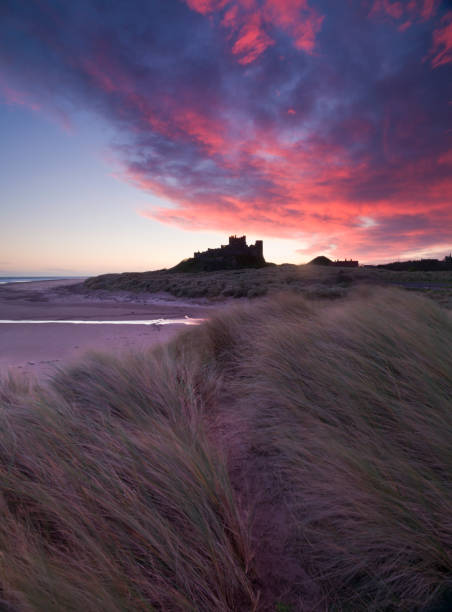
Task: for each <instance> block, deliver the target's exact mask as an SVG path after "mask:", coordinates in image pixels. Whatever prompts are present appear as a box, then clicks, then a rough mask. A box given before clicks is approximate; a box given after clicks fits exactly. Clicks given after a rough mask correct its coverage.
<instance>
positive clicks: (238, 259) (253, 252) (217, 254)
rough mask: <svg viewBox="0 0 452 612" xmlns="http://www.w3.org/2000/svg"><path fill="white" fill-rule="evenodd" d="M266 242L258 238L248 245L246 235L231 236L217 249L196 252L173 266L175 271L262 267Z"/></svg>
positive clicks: (264, 263) (209, 270)
mask: <svg viewBox="0 0 452 612" xmlns="http://www.w3.org/2000/svg"><path fill="white" fill-rule="evenodd" d="M263 249H264V244H263V241H262V240H256V242H255V243H254V244H250V245H247V243H246V236H229V243H228V244H223V245H221V247H219V248H217V249H207V251H202V252H199V251H197V252H196V253H194V255H193V257H192V258H190V259H186V260H184V261H181V262H180V263H179V264H178V265H177V266H175V267H174V268H173V271H175V272H211V271H213V270H235V269H239V268H261V267H263V266H265V265H266V262H265V259H264V253H263Z"/></svg>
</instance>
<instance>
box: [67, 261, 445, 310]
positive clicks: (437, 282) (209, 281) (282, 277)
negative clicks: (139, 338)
mask: <svg viewBox="0 0 452 612" xmlns="http://www.w3.org/2000/svg"><path fill="white" fill-rule="evenodd" d="M325 259H326V258H325ZM360 284H368V285H399V286H401V287H404V288H406V289H409V290H410V291H417V292H421V293H424V294H426V295H427V297H430V298H432V299H433V300H435V301H436V302H438V303H439V304H441V305H442V306H445V307H449V308H452V270H451V271H440V272H431V271H421V272H419V271H418V272H409V271H408V272H406V271H405V272H403V271H401V272H395V271H392V270H385V269H380V268H363V267H361V268H337V267H331V266H329V265H310V264H307V265H300V266H296V265H293V264H282V265H279V266H276V265H272V266H267V267H264V268H260V269H255V268H244V269H240V270H218V271H212V272H191V273H190V272H184V273H179V272H174V269H173V270H157V271H152V272H124V273H122V274H103V275H101V276H95V277H93V278H89V279H88V280H86V281H85V282H84V283H83V285H82V286H81V288H79V290H80V289H81V290H82V291H86V292H93V291H100V292H109V291H128V292H132V293H146V292H148V293H156V292H162V291H163V292H167V293H169V294H171V295H174V296H176V297H188V298H210V299H223V298H241V297H246V298H255V297H262V296H265V295H272V294H275V293H279V292H281V291H285V292H287V291H290V292H293V293H298V294H301V295H304V296H305V297H307V298H314V299H317V298H320V299H322V298H331V299H334V298H340V297H344V296H346V295H347V294H348V292H349V290H350V288H352V287H355V286H356V285H360ZM72 290H74V289H72Z"/></svg>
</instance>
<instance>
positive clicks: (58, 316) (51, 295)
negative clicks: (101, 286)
mask: <svg viewBox="0 0 452 612" xmlns="http://www.w3.org/2000/svg"><path fill="white" fill-rule="evenodd" d="M79 285H80V280H76V281H62V280H57V281H36V282H30V283H14V284H9V285H1V286H0V320H2V321H4V320H14V321H21V320H27V321H58V323H54V322H49V323H40V324H37V323H20V322H17V323H14V324H11V323H0V374H5V373H7V372H8V371H10V372H12V373H14V372H24V373H29V374H33V375H36V376H38V377H43V376H44V377H47V376H49V375H52V373H54V372H55V369H57V368H59V367H61V366H64V365H66V364H68V363H70V362H73V361H76V360H77V359H78V358H80V357H81V356H82V355H83V354H84V353H85V352H86V351H93V350H94V351H107V352H113V353H115V354H121V353H123V352H128V351H130V350H145V349H147V348H149V347H152V346H154V345H156V344H158V343H162V342H166V341H168V340H169V339H170V338H172V337H173V336H174V335H176V334H177V333H179V332H180V331H181V329H183V328H184V323H171V324H166V325H156V324H154V325H143V324H134V325H130V324H121V323H119V322H120V321H149V320H156V319H157V320H158V319H163V320H165V321H168V320H172V319H176V320H182V321H187V322H190V319H197V318H207V317H209V316H211V314H212V312H213V311H214V310H215V309H216V308H219V307H221V306H219V305H212V304H209V303H208V302H207V300H204V301H202V300H193V301H192V300H187V299H177V298H174V297H172V296H169V295H166V294H139V295H134V294H130V293H127V292H118V293H106V292H96V293H95V294H88V293H84V292H83V291H82V290H80V289H79ZM68 320H73V321H74V320H76V321H91V322H101V321H111V322H112V323H110V324H100V325H99V324H90V325H85V324H83V323H81V324H80V323H79V324H73V323H65V322H63V321H68Z"/></svg>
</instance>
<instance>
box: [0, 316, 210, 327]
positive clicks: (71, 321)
mask: <svg viewBox="0 0 452 612" xmlns="http://www.w3.org/2000/svg"><path fill="white" fill-rule="evenodd" d="M204 320H205V319H191V318H190V317H187V318H184V319H148V320H142V321H139V320H136V321H82V320H80V321H79V320H76V319H66V320H54V321H37V320H32V319H18V320H13V319H0V324H3V323H7V324H19V323H34V324H45V323H62V324H69V325H173V324H179V325H180V324H182V325H199V324H200V323H202V322H203V321H204Z"/></svg>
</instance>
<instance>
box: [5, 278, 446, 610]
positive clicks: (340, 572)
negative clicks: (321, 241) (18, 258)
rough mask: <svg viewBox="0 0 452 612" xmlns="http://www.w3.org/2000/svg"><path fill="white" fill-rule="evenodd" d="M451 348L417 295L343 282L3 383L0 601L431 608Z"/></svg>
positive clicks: (441, 595) (438, 573) (442, 551)
mask: <svg viewBox="0 0 452 612" xmlns="http://www.w3.org/2000/svg"><path fill="white" fill-rule="evenodd" d="M451 345H452V320H451V317H450V314H449V313H448V312H447V311H445V310H443V309H441V308H440V307H438V306H437V305H436V304H434V303H433V302H432V301H430V300H427V299H425V298H423V297H419V296H415V295H413V294H408V293H406V292H402V291H399V290H394V289H392V290H391V289H370V288H361V289H358V290H355V291H351V292H350V295H349V296H348V297H347V298H346V299H344V300H338V301H335V302H323V303H319V302H312V301H309V300H306V299H304V298H303V297H301V296H298V295H295V294H284V295H277V296H273V297H270V298H267V299H262V300H260V301H257V302H254V303H249V304H240V305H237V306H234V307H231V308H229V309H227V310H224V311H223V312H221V313H219V314H217V315H215V316H214V317H213V318H212V319H211V320H210V321H207V322H205V323H204V324H202V325H200V326H199V327H196V328H190V329H187V330H185V331H183V332H182V333H181V334H180V335H178V336H177V337H176V338H175V339H173V340H172V341H171V342H170V343H169V344H167V345H165V346H160V347H157V348H155V349H152V350H150V351H148V352H144V351H143V352H135V353H133V354H130V355H129V356H128V357H121V358H118V357H114V356H111V355H110V356H109V355H106V354H97V355H91V356H89V357H85V358H84V359H83V360H81V361H80V362H79V363H78V364H75V365H73V366H71V367H67V368H65V369H64V370H63V371H61V372H60V373H59V374H57V375H56V376H55V377H54V378H53V379H52V380H51V381H50V382H49V383H48V384H47V385H39V384H38V383H33V382H30V381H29V380H27V379H25V378H24V379H21V378H19V377H13V376H10V377H8V378H6V379H4V380H3V382H2V384H1V387H0V400H1V410H0V419H1V429H0V504H1V506H2V515H3V517H4V519H3V521H2V523H1V525H0V550H1V551H2V555H1V559H0V563H1V568H2V571H1V573H0V599H3V601H4V605H5V606H9V609H10V610H18V611H21V610H43V609H46V610H50V611H55V612H56V611H57V610H62V609H64V610H74V611H75V610H81V609H83V610H87V611H91V610H92V611H93V612H94V611H97V610H105V611H112V612H119V611H120V610H121V611H122V610H149V609H154V610H200V611H205V612H208V611H211V610H219V611H222V610H224V611H225V612H226V611H228V610H237V611H242V610H243V611H245V610H259V611H267V610H278V611H279V612H283V611H284V612H287V611H291V610H293V611H295V610H301V611H309V610H319V611H320V610H362V611H364V610H375V611H376V610H387V611H391V610H407V611H408V610H419V611H424V612H427V610H428V611H429V612H431V611H433V610H441V609H444V610H446V609H448V608H447V605H449V604H450V601H451V598H450V596H451V588H452V581H451V574H452V572H451V570H452V553H451V551H452V523H451V520H450V516H451V509H452V491H451V489H450V476H451V466H452V453H451V450H450V432H451V431H452V411H451V396H452V394H451V391H452V352H451V350H450V346H451ZM6 609H8V608H6Z"/></svg>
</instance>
